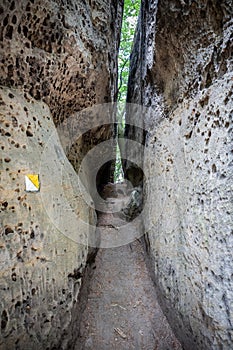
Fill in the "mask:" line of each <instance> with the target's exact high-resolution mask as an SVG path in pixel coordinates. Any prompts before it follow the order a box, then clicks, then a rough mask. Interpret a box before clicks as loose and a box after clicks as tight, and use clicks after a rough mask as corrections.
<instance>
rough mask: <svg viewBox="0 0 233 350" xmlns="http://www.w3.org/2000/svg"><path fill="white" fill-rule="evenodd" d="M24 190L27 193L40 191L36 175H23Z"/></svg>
mask: <svg viewBox="0 0 233 350" xmlns="http://www.w3.org/2000/svg"><path fill="white" fill-rule="evenodd" d="M25 189H26V191H27V192H38V191H39V190H40V181H39V175H38V174H28V175H25Z"/></svg>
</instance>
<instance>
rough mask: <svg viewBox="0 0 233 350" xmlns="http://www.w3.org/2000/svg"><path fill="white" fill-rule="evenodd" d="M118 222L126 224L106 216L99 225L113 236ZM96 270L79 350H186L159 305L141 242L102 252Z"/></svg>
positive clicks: (82, 323)
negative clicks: (183, 349)
mask: <svg viewBox="0 0 233 350" xmlns="http://www.w3.org/2000/svg"><path fill="white" fill-rule="evenodd" d="M115 201H117V199H116V198H114V199H113V198H111V201H110V203H111V204H113V202H115ZM117 220H119V223H121V224H122V219H120V218H119V217H118V218H117V217H116V216H115V217H114V218H113V216H112V215H111V214H107V213H103V214H101V215H100V217H99V224H98V225H99V227H100V226H105V227H106V228H107V230H111V234H113V231H114V230H116V228H114V227H115V225H116V223H117ZM113 222H114V225H113V224H112V223H113ZM105 232H106V231H105ZM95 267H96V268H95V270H94V274H93V277H92V280H91V281H90V289H89V295H88V301H87V305H86V308H85V310H84V312H83V314H82V319H81V327H80V330H79V334H78V338H77V339H76V340H75V345H74V349H75V350H80V349H96V350H107V349H117V350H124V349H125V350H126V349H127V350H129V349H136V350H143V349H145V350H155V349H160V350H171V349H176V350H180V349H182V347H181V345H180V343H179V342H178V341H177V339H176V338H175V336H174V334H173V332H172V330H171V328H170V326H169V324H168V323H167V321H166V318H165V316H164V315H163V313H162V310H161V308H160V306H159V304H158V302H157V298H156V292H155V288H154V285H153V282H152V280H151V278H150V275H149V272H148V270H147V266H146V262H145V256H144V250H143V247H142V244H141V242H140V241H139V240H135V241H134V242H132V243H130V244H127V245H123V246H121V247H116V248H104V249H103V248H101V249H99V251H98V254H97V256H96V261H95Z"/></svg>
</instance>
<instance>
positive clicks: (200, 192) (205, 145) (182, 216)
mask: <svg viewBox="0 0 233 350" xmlns="http://www.w3.org/2000/svg"><path fill="white" fill-rule="evenodd" d="M232 14H233V13H232V4H231V2H230V1H221V2H216V1H202V2H201V1H178V0H177V1H175V0H172V1H166V0H165V1H153V0H151V1H148V2H145V3H144V4H143V6H142V10H141V16H140V20H139V25H138V31H137V35H136V38H135V46H134V51H133V53H132V60H131V76H130V80H129V90H128V102H134V103H139V104H140V103H142V104H143V105H144V106H146V107H148V108H149V110H148V111H147V113H146V115H145V116H144V118H143V122H144V128H145V129H146V130H147V131H148V133H147V137H146V143H145V148H144V172H145V174H146V176H147V180H148V186H147V193H146V197H145V202H146V203H147V206H146V212H145V215H144V224H145V230H146V232H148V238H149V244H150V247H151V248H150V252H151V255H152V257H153V271H154V273H155V281H156V285H157V289H158V295H159V297H160V301H161V304H162V305H163V307H164V310H165V313H166V315H167V317H168V319H169V321H170V322H171V325H172V326H173V328H174V330H175V332H176V334H177V335H178V337H179V339H180V340H181V342H182V344H183V346H184V348H185V349H187V350H189V349H198V350H199V349H203V350H204V349H230V348H232V346H233V334H232V322H233V306H232V305H233V293H232V291H233V285H232V244H233V241H232V217H233V206H232V185H233V183H232V175H233V171H232V169H233V168H232V161H233V159H232V111H233V100H232V91H233V90H232V84H233V71H232V35H233V26H232V25H233V23H232ZM128 121H129V122H130V120H128ZM142 141H143V140H142V138H141V142H142ZM129 153H130V151H129Z"/></svg>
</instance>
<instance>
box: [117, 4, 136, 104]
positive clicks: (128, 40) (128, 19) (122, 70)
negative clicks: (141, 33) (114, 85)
mask: <svg viewBox="0 0 233 350" xmlns="http://www.w3.org/2000/svg"><path fill="white" fill-rule="evenodd" d="M139 9H140V0H125V1H124V13H123V21H122V29H121V41H120V48H119V55H118V72H119V77H118V89H119V92H118V101H119V102H125V100H126V94H127V83H128V76H129V64H130V53H131V50H132V46H133V39H134V33H135V29H136V25H137V19H138V14H139Z"/></svg>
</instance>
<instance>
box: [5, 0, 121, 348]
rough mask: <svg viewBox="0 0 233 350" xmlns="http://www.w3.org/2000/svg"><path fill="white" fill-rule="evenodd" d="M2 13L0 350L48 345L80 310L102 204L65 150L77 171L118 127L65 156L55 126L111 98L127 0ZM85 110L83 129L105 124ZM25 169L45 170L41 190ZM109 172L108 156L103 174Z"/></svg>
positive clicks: (21, 6)
mask: <svg viewBox="0 0 233 350" xmlns="http://www.w3.org/2000/svg"><path fill="white" fill-rule="evenodd" d="M0 21H1V32H0V48H1V49H0V51H1V55H0V56H1V62H2V65H1V79H0V83H1V85H2V86H3V88H2V89H1V98H2V100H1V102H0V112H1V140H2V143H1V152H2V155H1V167H2V169H1V170H3V171H2V178H1V219H2V221H1V233H0V264H1V272H0V348H1V349H7V350H8V349H14V348H17V349H29V348H30V349H47V348H49V349H50V348H52V347H53V346H56V345H57V344H60V338H61V337H62V336H63V334H64V332H66V329H67V327H68V326H69V324H70V322H71V315H72V312H74V305H75V304H76V310H77V297H78V294H79V290H80V285H81V273H82V272H83V269H84V267H85V265H86V260H87V256H88V250H89V249H88V243H89V241H88V240H89V239H92V242H91V244H92V245H95V242H93V239H95V236H91V235H90V236H89V237H88V235H89V233H93V232H92V231H91V232H89V227H88V225H86V224H85V223H87V224H88V223H93V224H94V223H95V212H94V210H93V208H91V206H90V205H88V204H89V203H88V202H84V200H83V199H82V196H81V195H80V189H79V188H78V180H79V179H78V177H77V174H76V173H75V171H74V169H73V168H72V166H71V164H70V163H69V162H68V159H67V158H66V156H67V157H68V158H69V160H70V161H71V162H72V164H73V165H74V168H75V169H76V170H77V169H78V168H79V165H80V162H81V160H82V158H83V156H85V154H86V153H87V152H88V151H89V150H90V149H91V148H92V147H93V146H94V145H95V144H97V143H98V142H100V141H103V140H105V139H108V138H109V137H112V135H113V125H110V126H105V127H104V128H102V127H101V126H99V127H98V128H97V129H93V130H91V131H90V132H87V133H86V134H85V135H83V137H81V138H80V139H79V140H77V143H75V142H74V144H73V145H72V146H73V147H72V148H71V149H70V150H69V152H68V153H67V154H66V155H65V153H64V150H63V149H62V145H61V143H60V141H59V138H58V135H57V133H56V128H55V125H56V126H58V125H59V123H60V122H62V121H64V120H68V119H69V118H70V116H73V115H75V113H77V112H79V111H80V110H82V109H84V108H86V107H89V106H93V105H94V104H98V103H104V102H108V101H113V100H114V98H115V93H116V75H117V64H116V56H117V47H118V40H119V25H120V21H121V3H120V2H119V3H118V2H117V1H110V2H109V1H102V0H100V1H78V2H77V1H59V0H58V1H55V0H54V1H37V0H30V1H24V0H23V1H14V0H12V1H2V2H1V4H0ZM80 116H82V114H80ZM87 116H88V115H87V114H85V119H82V118H81V117H80V120H77V119H76V120H77V121H78V123H77V125H76V127H77V128H79V126H82V125H84V124H85V125H87V124H89V123H90V126H91V125H93V124H97V125H99V124H98V123H95V120H94V121H93V120H92V117H93V114H89V118H90V119H88V118H87ZM96 117H97V118H98V116H96ZM85 130H87V128H86V129H85ZM85 170H86V173H87V176H86V177H87V182H88V180H89V179H88V172H89V169H88V167H86V169H85ZM26 174H39V178H40V182H41V189H40V192H38V193H37V192H34V193H28V192H25V184H24V176H25V175H26ZM110 174H111V162H110V163H109V164H107V165H106V167H105V168H104V169H103V171H102V173H101V174H99V179H98V181H99V182H101V181H103V182H105V181H108V180H109V179H110ZM86 199H87V198H85V200H86ZM89 199H90V198H89ZM80 220H81V222H80ZM89 253H90V254H91V253H92V250H90V251H89ZM76 320H77V315H76ZM66 341H68V339H65V338H64V339H63V345H62V346H64V347H65V343H66ZM58 347H59V345H58Z"/></svg>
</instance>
